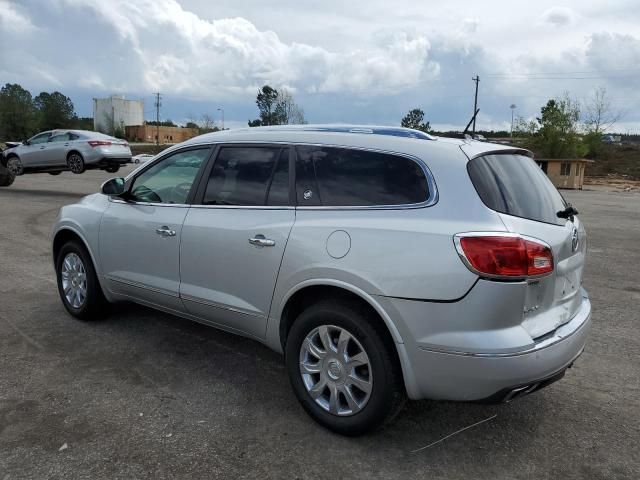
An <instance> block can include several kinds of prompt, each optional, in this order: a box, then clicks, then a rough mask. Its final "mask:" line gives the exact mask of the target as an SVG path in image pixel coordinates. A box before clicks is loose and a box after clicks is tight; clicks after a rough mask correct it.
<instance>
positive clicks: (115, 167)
mask: <svg viewBox="0 0 640 480" xmlns="http://www.w3.org/2000/svg"><path fill="white" fill-rule="evenodd" d="M105 170H106V171H107V172H109V173H116V172H117V171H118V170H120V165H109V166H107V167H106V168H105Z"/></svg>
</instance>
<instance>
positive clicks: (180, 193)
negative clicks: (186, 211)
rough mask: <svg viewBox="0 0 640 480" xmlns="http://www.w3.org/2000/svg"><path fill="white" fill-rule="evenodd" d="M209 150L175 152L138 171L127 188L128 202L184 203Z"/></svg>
mask: <svg viewBox="0 0 640 480" xmlns="http://www.w3.org/2000/svg"><path fill="white" fill-rule="evenodd" d="M210 153H211V149H210V148H208V147H207V148H200V149H196V150H187V151H183V152H177V153H174V154H173V155H169V156H168V157H166V158H163V159H162V160H160V161H159V162H158V163H156V164H154V165H152V166H151V167H150V168H148V169H147V170H145V171H144V172H142V173H141V174H140V175H139V176H138V177H136V179H135V180H134V181H133V185H131V190H130V193H129V200H133V201H135V202H149V203H170V204H185V203H187V198H188V196H189V192H190V191H191V187H192V186H193V182H194V180H195V178H196V176H197V175H198V171H199V170H200V167H201V165H202V162H204V161H205V160H206V159H207V158H208V157H209V154H210Z"/></svg>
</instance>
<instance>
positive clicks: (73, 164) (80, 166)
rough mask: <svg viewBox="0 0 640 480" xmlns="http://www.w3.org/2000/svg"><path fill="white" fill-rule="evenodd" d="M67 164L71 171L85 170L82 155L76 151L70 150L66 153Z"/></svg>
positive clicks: (78, 172) (76, 172)
mask: <svg viewBox="0 0 640 480" xmlns="http://www.w3.org/2000/svg"><path fill="white" fill-rule="evenodd" d="M67 166H68V167H69V170H71V172H72V173H75V174H78V175H79V174H81V173H84V171H85V170H86V168H85V165H84V159H83V158H82V155H80V154H79V153H77V152H71V153H70V154H69V155H67Z"/></svg>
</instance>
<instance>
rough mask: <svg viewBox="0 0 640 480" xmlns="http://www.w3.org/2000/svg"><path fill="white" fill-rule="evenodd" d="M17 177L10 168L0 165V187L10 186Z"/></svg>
mask: <svg viewBox="0 0 640 480" xmlns="http://www.w3.org/2000/svg"><path fill="white" fill-rule="evenodd" d="M15 179H16V176H15V175H14V174H13V173H12V172H10V171H9V170H8V169H6V168H5V167H3V166H2V165H0V187H8V186H9V185H11V184H12V183H13V181H14V180H15Z"/></svg>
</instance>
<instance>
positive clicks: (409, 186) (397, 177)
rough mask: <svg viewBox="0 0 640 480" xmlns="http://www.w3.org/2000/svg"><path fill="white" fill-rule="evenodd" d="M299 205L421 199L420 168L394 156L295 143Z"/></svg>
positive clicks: (425, 191) (423, 182)
mask: <svg viewBox="0 0 640 480" xmlns="http://www.w3.org/2000/svg"><path fill="white" fill-rule="evenodd" d="M296 154H297V161H296V194H297V197H298V205H301V206H308V205H322V206H330V207H365V206H393V205H411V204H419V203H422V202H425V201H426V200H427V199H428V198H429V188H428V184H427V179H426V176H425V172H424V170H423V168H422V167H421V166H420V165H419V164H418V163H417V162H416V161H414V160H411V159H409V158H406V157H402V156H399V155H392V154H387V153H379V152H372V151H366V150H356V149H350V148H338V147H320V146H298V147H296Z"/></svg>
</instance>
